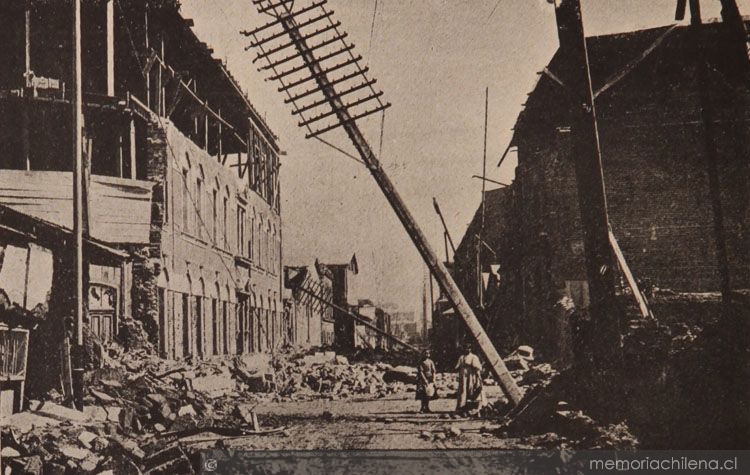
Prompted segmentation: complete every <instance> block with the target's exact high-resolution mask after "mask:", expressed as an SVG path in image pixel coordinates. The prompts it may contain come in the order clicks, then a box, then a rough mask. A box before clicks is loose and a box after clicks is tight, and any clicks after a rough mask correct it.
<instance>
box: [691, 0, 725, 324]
mask: <svg viewBox="0 0 750 475" xmlns="http://www.w3.org/2000/svg"><path fill="white" fill-rule="evenodd" d="M735 6H736V5H735ZM725 7H726V6H725ZM690 13H691V20H690V34H691V40H692V43H693V49H694V55H693V56H694V58H695V59H696V63H697V69H698V89H699V91H698V95H699V98H700V109H701V120H702V122H703V135H704V137H703V138H704V151H705V160H706V172H707V175H708V190H709V191H708V193H709V197H710V200H711V208H712V211H713V226H714V240H715V241H716V242H715V245H716V261H717V262H716V264H717V267H718V269H719V288H720V290H721V299H722V304H723V306H724V310H725V311H726V310H727V307H728V305H729V304H730V303H731V298H732V294H731V282H730V276H729V260H728V257H727V242H726V235H725V233H724V208H723V205H722V202H721V189H720V183H719V169H718V166H717V161H718V156H717V151H716V135H717V132H716V130H715V125H714V119H715V113H714V109H713V104H712V102H711V97H710V91H709V88H710V83H709V79H708V71H707V69H708V65H707V60H708V58H707V54H706V49H705V48H706V46H705V43H706V42H705V41H702V39H703V38H702V31H701V30H702V24H703V21H702V19H701V9H700V0H690Z"/></svg>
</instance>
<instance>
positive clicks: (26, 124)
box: [21, 0, 31, 170]
mask: <svg viewBox="0 0 750 475" xmlns="http://www.w3.org/2000/svg"><path fill="white" fill-rule="evenodd" d="M24 36H25V45H26V47H25V50H24V51H25V54H24V56H25V72H24V88H28V87H30V86H31V7H30V4H29V0H26V11H25V25H24ZM29 107H31V104H30V103H25V104H24V105H23V108H22V112H21V127H22V128H23V130H22V131H21V140H22V142H23V158H24V161H25V162H26V170H31V140H30V137H29V129H30V127H31V124H30V122H31V120H30V119H29Z"/></svg>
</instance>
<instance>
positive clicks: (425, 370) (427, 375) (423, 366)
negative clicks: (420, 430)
mask: <svg viewBox="0 0 750 475" xmlns="http://www.w3.org/2000/svg"><path fill="white" fill-rule="evenodd" d="M430 356H431V355H430V350H425V351H424V352H423V353H422V358H421V362H420V363H419V366H417V400H419V401H422V408H421V409H420V410H419V412H432V411H430V400H431V399H433V398H434V397H435V373H436V371H435V363H434V362H433V361H432V359H430Z"/></svg>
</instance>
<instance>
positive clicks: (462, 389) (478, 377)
mask: <svg viewBox="0 0 750 475" xmlns="http://www.w3.org/2000/svg"><path fill="white" fill-rule="evenodd" d="M456 370H457V371H458V391H457V393H456V412H458V413H459V414H462V415H467V414H469V413H476V412H478V411H479V410H480V409H481V408H482V407H484V406H485V405H486V399H485V396H484V389H483V388H482V362H481V361H479V357H478V356H477V355H475V354H474V353H473V352H472V351H471V345H466V347H465V348H464V353H463V355H461V357H460V358H459V359H458V363H456Z"/></svg>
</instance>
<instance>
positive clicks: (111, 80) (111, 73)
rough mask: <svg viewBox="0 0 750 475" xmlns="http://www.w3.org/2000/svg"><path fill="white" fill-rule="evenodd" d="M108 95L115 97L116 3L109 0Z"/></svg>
mask: <svg viewBox="0 0 750 475" xmlns="http://www.w3.org/2000/svg"><path fill="white" fill-rule="evenodd" d="M107 95H108V96H110V97H114V95H115V3H114V0H107Z"/></svg>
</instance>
